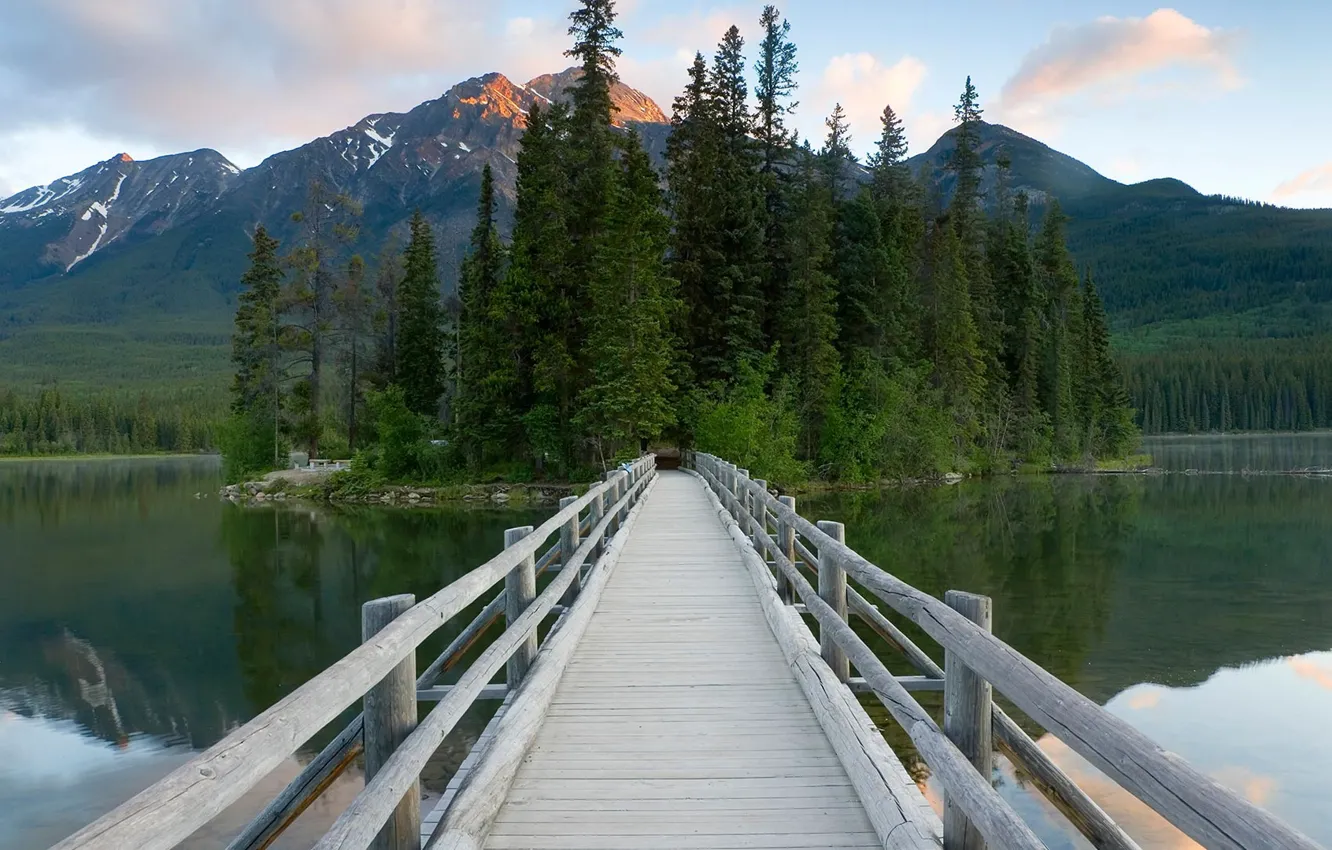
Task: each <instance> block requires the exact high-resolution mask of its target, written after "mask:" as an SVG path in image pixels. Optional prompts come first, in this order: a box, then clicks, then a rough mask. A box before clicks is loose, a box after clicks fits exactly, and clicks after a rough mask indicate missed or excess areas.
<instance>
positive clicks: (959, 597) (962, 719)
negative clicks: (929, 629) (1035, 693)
mask: <svg viewBox="0 0 1332 850" xmlns="http://www.w3.org/2000/svg"><path fill="white" fill-rule="evenodd" d="M944 602H945V603H947V604H948V607H950V608H952V609H953V610H954V611H956V612H958V613H959V614H961V615H962V616H964V617H966V618H967V619H968V620H971V621H972V622H973V623H975V624H976V625H978V626H980V627H981V628H982V629H985V631H987V632H988V631H991V630H992V629H993V620H994V611H993V603H992V602H991V600H990V597H988V596H977V595H976V594H974V593H963V592H962V591H960V590H950V591H948V592H947V593H945V594H944ZM991 702H992V693H991V688H990V683H989V682H987V681H985V680H984V679H982V678H981V677H980V676H978V675H976V673H975V672H974V671H972V670H971V668H969V667H967V666H966V665H965V664H963V663H962V660H961V659H960V658H958V657H957V656H956V655H955V654H954V653H953V652H951V651H947V650H945V652H944V722H943V728H944V734H945V735H947V736H948V739H949V740H951V741H952V742H953V743H954V744H955V745H956V746H957V748H958V749H959V750H961V751H962V755H964V756H966V757H967V759H968V760H969V761H970V762H971V763H972V765H974V766H975V768H976V770H977V771H978V772H979V773H980V775H981V776H983V777H985V781H986V782H989V781H990V776H991V773H992V771H993V769H994V741H993V731H992V729H991V725H990V715H991ZM943 828H944V833H943V839H944V850H985V839H984V838H982V837H981V834H980V832H979V831H978V830H977V829H976V827H975V825H974V824H972V823H971V821H969V820H968V819H967V816H966V815H965V814H963V813H962V808H961V807H960V806H958V805H957V804H956V802H955V801H954V800H952V799H950V798H949V796H948V792H947V791H945V792H944V817H943Z"/></svg>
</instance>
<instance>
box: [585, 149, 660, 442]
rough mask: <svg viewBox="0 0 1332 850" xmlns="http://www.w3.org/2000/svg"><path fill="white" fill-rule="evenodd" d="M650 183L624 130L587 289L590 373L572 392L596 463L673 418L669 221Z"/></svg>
mask: <svg viewBox="0 0 1332 850" xmlns="http://www.w3.org/2000/svg"><path fill="white" fill-rule="evenodd" d="M657 184H658V176H657V173H656V171H655V170H654V169H653V168H652V164H651V162H650V161H649V159H648V156H647V153H646V152H645V151H644V150H643V147H642V144H641V142H640V139H639V137H638V135H637V133H635V132H633V131H630V133H629V135H628V137H627V138H626V139H625V141H624V143H623V154H622V157H621V160H620V168H619V172H618V174H617V179H616V181H615V183H614V185H613V191H612V193H611V203H610V207H609V210H608V213H609V215H608V218H607V222H606V231H607V234H608V237H609V238H608V239H607V240H606V241H605V243H604V244H603V247H602V251H601V253H600V255H599V256H598V257H597V264H596V274H595V275H594V277H593V280H592V282H591V287H590V289H591V291H590V296H591V297H590V302H591V313H590V322H589V334H588V350H589V352H590V354H591V369H590V373H591V374H590V382H589V383H588V385H587V387H586V388H585V389H584V390H583V391H582V393H581V394H580V397H579V402H580V407H581V411H580V413H579V417H578V418H579V422H580V424H581V425H582V426H583V427H584V428H585V429H587V432H588V434H589V438H590V440H591V441H592V444H593V445H594V446H595V447H596V449H597V454H598V455H599V460H601V461H602V462H603V464H604V463H605V461H607V460H609V459H610V458H611V457H613V456H614V455H615V454H616V453H617V452H618V451H619V450H621V449H623V448H625V447H627V446H632V448H633V450H634V452H635V453H637V451H638V450H639V445H638V444H639V443H641V442H646V441H648V440H651V439H654V438H656V437H658V436H660V434H661V433H662V431H663V430H664V429H665V428H666V427H668V426H669V425H671V424H672V423H673V422H674V419H675V412H674V407H673V395H674V391H675V389H676V388H675V386H674V385H673V384H672V383H671V381H670V375H671V373H672V372H673V361H674V360H675V356H676V355H675V340H674V336H673V334H672V333H671V322H672V319H673V314H674V313H675V312H676V310H677V309H678V306H679V305H678V302H677V301H676V299H675V296H674V292H673V290H674V287H675V282H674V281H672V280H671V279H670V278H669V277H667V276H666V273H665V254H666V246H667V236H668V234H669V232H670V220H669V219H668V218H667V217H666V215H665V214H664V212H663V211H662V198H661V190H660V189H659V188H658V185H657Z"/></svg>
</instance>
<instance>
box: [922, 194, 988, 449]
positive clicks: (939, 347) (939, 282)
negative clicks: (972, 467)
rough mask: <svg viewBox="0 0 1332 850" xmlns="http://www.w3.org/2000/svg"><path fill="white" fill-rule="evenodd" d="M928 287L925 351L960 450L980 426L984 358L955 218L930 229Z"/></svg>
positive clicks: (947, 219) (940, 221)
mask: <svg viewBox="0 0 1332 850" xmlns="http://www.w3.org/2000/svg"><path fill="white" fill-rule="evenodd" d="M927 291H928V297H927V299H926V301H927V304H926V313H925V324H926V327H925V330H924V333H923V336H924V339H925V345H926V352H927V353H928V355H929V359H930V362H931V363H932V364H933V365H934V382H935V385H936V386H938V387H939V389H940V390H941V392H942V393H943V400H944V403H945V405H947V407H948V408H949V409H950V410H951V411H952V413H953V418H954V421H955V423H956V426H957V435H958V436H957V439H958V441H959V443H958V448H959V454H960V453H961V449H962V447H963V445H964V444H965V442H966V441H967V440H969V439H970V438H971V437H973V436H974V435H975V433H976V429H977V427H978V426H979V422H980V412H981V411H980V402H981V399H982V396H983V393H984V390H985V363H984V360H983V358H982V356H981V350H980V342H979V340H978V338H977V333H976V325H975V323H974V321H973V319H972V310H971V289H970V286H969V285H968V282H967V267H966V261H965V258H964V256H963V252H962V247H961V245H960V243H959V239H958V236H957V231H956V226H955V223H954V222H953V221H952V219H951V218H947V217H946V218H941V219H940V220H938V221H937V222H935V225H934V228H933V232H932V233H931V234H930V257H929V274H928V289H927Z"/></svg>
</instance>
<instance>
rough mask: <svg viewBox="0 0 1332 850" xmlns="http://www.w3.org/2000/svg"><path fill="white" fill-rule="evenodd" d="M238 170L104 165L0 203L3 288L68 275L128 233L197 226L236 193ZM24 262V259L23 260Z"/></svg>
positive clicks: (119, 159) (186, 159) (206, 164)
mask: <svg viewBox="0 0 1332 850" xmlns="http://www.w3.org/2000/svg"><path fill="white" fill-rule="evenodd" d="M240 173H241V172H240V169H238V168H237V167H236V166H234V165H232V164H231V163H230V162H228V161H227V159H226V158H225V157H224V156H222V155H221V154H220V153H218V152H217V151H213V150H198V151H194V152H192V153H182V154H173V155H171V156H163V157H158V158H157V159H150V160H147V161H144V162H136V161H135V160H133V159H132V158H131V157H130V156H129V155H128V154H123V153H122V154H117V155H116V156H113V157H112V158H111V159H108V160H106V161H105V162H100V163H98V164H96V165H93V166H90V167H89V168H86V169H84V170H83V171H80V172H79V173H78V174H73V175H70V176H69V177H62V178H60V179H59V180H56V181H55V182H54V183H51V184H49V185H46V186H34V187H32V188H31V189H26V190H24V191H22V192H19V193H18V194H16V195H13V196H11V197H9V198H5V199H4V200H2V201H0V249H5V248H11V246H18V245H26V246H28V250H27V251H26V252H25V251H22V250H12V248H11V250H5V251H4V253H3V256H4V257H5V261H4V262H0V282H3V281H4V279H5V278H6V277H7V276H9V275H11V274H13V273H14V272H16V271H18V270H19V269H22V268H25V267H26V268H29V269H32V270H34V271H38V272H39V273H40V272H45V273H47V274H51V273H55V274H67V273H69V272H72V271H73V270H74V269H75V268H76V267H78V266H79V265H80V264H81V263H83V262H85V261H86V260H87V259H88V258H89V257H91V256H93V255H94V254H96V253H97V252H99V251H104V250H107V249H108V248H109V247H110V246H112V245H114V244H116V243H117V241H119V240H121V239H122V238H124V237H125V236H126V235H128V234H130V233H141V234H143V235H152V234H157V233H161V232H162V231H164V230H167V229H168V228H170V227H172V226H174V225H176V224H178V223H181V222H184V221H188V220H191V219H193V218H194V217H195V216H196V215H198V214H200V213H201V212H203V211H205V210H206V209H209V208H211V207H212V206H213V205H214V204H216V203H217V202H218V200H219V199H220V198H221V197H222V196H223V195H224V194H225V193H226V192H227V190H228V189H229V188H231V186H232V185H234V183H235V181H236V179H237V177H239V175H240ZM25 255H26V256H25Z"/></svg>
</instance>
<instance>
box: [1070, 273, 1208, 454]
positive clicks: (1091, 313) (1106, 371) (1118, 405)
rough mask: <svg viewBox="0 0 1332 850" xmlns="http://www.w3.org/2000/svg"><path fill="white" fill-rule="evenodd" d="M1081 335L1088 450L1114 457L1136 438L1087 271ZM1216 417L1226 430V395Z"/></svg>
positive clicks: (1102, 312)
mask: <svg viewBox="0 0 1332 850" xmlns="http://www.w3.org/2000/svg"><path fill="white" fill-rule="evenodd" d="M1082 335H1083V339H1084V341H1085V342H1084V350H1085V352H1086V354H1085V355H1084V369H1085V370H1086V372H1085V376H1084V381H1085V386H1086V389H1085V391H1084V392H1085V396H1084V402H1083V404H1084V411H1085V412H1084V415H1085V416H1087V419H1088V431H1089V432H1090V434H1091V438H1090V446H1089V449H1090V451H1091V452H1092V453H1093V454H1094V455H1096V456H1097V457H1118V456H1121V455H1123V454H1124V453H1125V452H1127V451H1128V449H1129V445H1130V443H1132V441H1133V440H1135V439H1136V438H1137V429H1136V428H1135V427H1134V425H1133V410H1132V409H1131V406H1130V402H1129V397H1128V391H1127V390H1126V389H1125V386H1124V375H1123V373H1122V372H1121V371H1120V368H1119V364H1118V363H1117V362H1116V361H1115V358H1114V355H1113V354H1112V352H1111V350H1110V330H1109V328H1108V326H1107V325H1106V319H1105V307H1104V306H1103V305H1102V304H1101V296H1100V294H1099V293H1098V292H1097V291H1096V283H1095V282H1094V281H1093V280H1092V276H1091V273H1090V272H1088V273H1087V277H1086V279H1085V281H1084V284H1083V289H1082ZM1206 409H1207V408H1206V407H1204V410H1206ZM1218 417H1219V418H1218V425H1219V426H1220V428H1221V430H1223V431H1224V430H1227V429H1228V428H1229V427H1230V417H1231V412H1230V404H1229V395H1228V394H1226V395H1223V396H1222V405H1221V408H1220V411H1219V413H1218Z"/></svg>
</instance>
